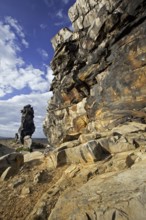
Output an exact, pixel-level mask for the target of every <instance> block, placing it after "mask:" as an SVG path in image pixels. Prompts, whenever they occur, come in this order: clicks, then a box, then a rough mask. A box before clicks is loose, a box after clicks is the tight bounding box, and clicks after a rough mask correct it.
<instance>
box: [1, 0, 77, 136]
mask: <svg viewBox="0 0 146 220" xmlns="http://www.w3.org/2000/svg"><path fill="white" fill-rule="evenodd" d="M74 3H75V0H0V136H2V137H14V135H15V133H16V132H17V130H18V128H19V126H20V119H21V113H20V110H21V109H22V108H23V106H24V105H27V104H31V105H32V106H33V107H34V111H35V125H36V131H35V133H34V135H33V137H44V134H43V131H42V123H43V119H44V117H45V114H46V107H47V102H48V100H49V98H50V97H51V95H52V94H51V93H50V92H49V87H50V83H51V81H52V78H53V75H52V70H51V69H50V66H49V63H50V61H51V60H52V57H53V53H54V51H53V48H52V45H51V42H50V40H51V39H52V37H53V36H55V34H56V33H57V32H58V31H59V30H60V29H61V28H63V27H69V28H71V23H70V21H69V19H68V9H69V8H70V7H71V6H72V5H73V4H74Z"/></svg>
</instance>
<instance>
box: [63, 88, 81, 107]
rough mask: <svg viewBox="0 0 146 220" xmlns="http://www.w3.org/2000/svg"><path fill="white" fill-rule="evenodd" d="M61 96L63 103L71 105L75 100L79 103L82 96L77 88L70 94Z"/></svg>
mask: <svg viewBox="0 0 146 220" xmlns="http://www.w3.org/2000/svg"><path fill="white" fill-rule="evenodd" d="M61 96H62V99H63V101H64V102H65V103H68V104H70V103H71V101H72V100H74V99H76V100H78V101H79V100H80V99H81V95H80V93H79V92H78V90H77V89H76V88H73V89H72V90H71V91H69V92H68V93H65V92H62V93H61Z"/></svg>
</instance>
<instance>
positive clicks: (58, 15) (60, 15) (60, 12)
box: [56, 9, 64, 18]
mask: <svg viewBox="0 0 146 220" xmlns="http://www.w3.org/2000/svg"><path fill="white" fill-rule="evenodd" d="M56 16H57V17H59V18H63V17H64V15H63V9H60V10H59V11H58V12H57V14H56Z"/></svg>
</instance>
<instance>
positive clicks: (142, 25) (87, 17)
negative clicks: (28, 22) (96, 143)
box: [44, 0, 146, 146]
mask: <svg viewBox="0 0 146 220" xmlns="http://www.w3.org/2000/svg"><path fill="white" fill-rule="evenodd" d="M69 17H70V20H71V22H72V24H73V27H74V31H73V32H71V31H70V30H68V29H67V28H64V29H62V30H61V31H60V32H59V33H58V34H57V35H56V36H55V37H54V38H53V39H52V44H53V47H54V49H55V54H54V58H53V60H52V62H51V67H52V70H53V72H54V79H53V82H52V86H51V90H52V91H53V97H52V99H51V100H50V102H49V105H48V110H47V111H48V113H47V116H46V119H45V121H44V132H45V134H46V136H47V137H48V141H49V143H50V144H51V145H53V146H60V144H62V143H65V142H68V141H73V140H79V144H81V143H82V142H81V141H80V140H81V139H82V135H85V136H86V134H93V136H94V134H96V133H99V132H103V131H104V132H105V131H110V130H112V129H113V128H114V127H116V126H119V125H120V124H125V123H126V122H127V121H128V122H135V121H136V122H139V123H145V122H146V109H145V103H146V86H145V85H146V41H145V37H146V2H145V1H144V0H139V1H137V0H130V1H128V0H124V1H123V0H100V1H99V0H86V1H82V0H77V1H76V3H75V4H74V5H73V6H72V7H71V8H70V9H69ZM93 139H95V138H93Z"/></svg>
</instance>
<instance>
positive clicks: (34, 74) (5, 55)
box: [0, 17, 48, 97]
mask: <svg viewBox="0 0 146 220" xmlns="http://www.w3.org/2000/svg"><path fill="white" fill-rule="evenodd" d="M5 21H7V23H4V22H0V48H1V49H0V97H3V96H5V95H6V94H8V93H12V92H13V90H15V89H16V90H20V89H23V88H25V87H27V88H29V89H30V90H32V92H33V91H39V92H46V91H47V89H48V82H47V81H46V78H45V74H46V73H45V72H43V71H41V70H40V69H37V68H34V67H33V65H26V64H25V62H24V60H23V58H22V57H20V55H19V53H20V51H21V49H22V48H21V47H20V45H19V43H18V41H17V36H16V32H17V34H19V37H20V38H21V40H23V44H25V43H24V42H26V41H25V35H24V33H23V31H22V30H23V29H22V27H21V26H20V25H19V24H18V22H17V21H16V20H15V19H13V18H11V17H7V18H6V19H5ZM13 29H15V31H14V30H13ZM40 54H41V55H42V56H43V57H44V58H46V57H47V56H48V54H47V52H46V51H45V50H41V49H40Z"/></svg>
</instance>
